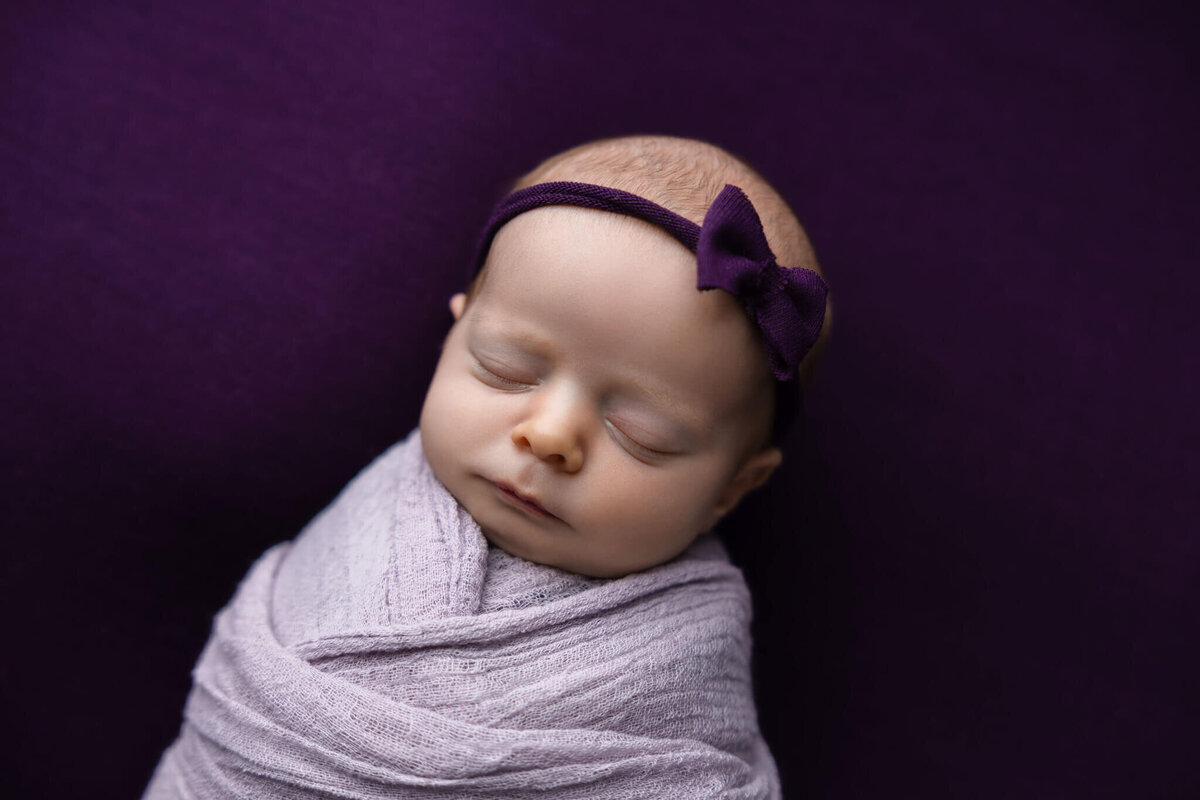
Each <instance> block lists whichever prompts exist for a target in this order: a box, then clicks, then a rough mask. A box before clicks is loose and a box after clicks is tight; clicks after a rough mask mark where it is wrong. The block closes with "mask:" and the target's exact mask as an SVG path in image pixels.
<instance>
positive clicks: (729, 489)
mask: <svg viewBox="0 0 1200 800" xmlns="http://www.w3.org/2000/svg"><path fill="white" fill-rule="evenodd" d="M781 461H783V453H782V452H780V450H779V448H778V447H768V448H766V449H765V450H760V451H759V452H757V453H755V454H754V455H752V456H750V458H748V459H746V461H745V463H744V464H742V466H741V469H739V470H738V471H737V474H736V475H734V476H733V480H731V481H730V482H729V485H728V486H726V487H725V492H724V493H723V494H722V495H721V499H720V501H719V502H718V503H717V505H716V506H715V507H714V508H713V514H714V516H713V520H712V524H713V525H716V524H717V520H719V519H720V518H721V517H723V516H725V515H726V514H728V513H729V512H730V511H732V510H733V509H734V508H735V507H736V506H737V504H738V503H740V502H742V498H743V497H745V496H746V495H747V494H749V493H750V492H752V491H753V490H755V489H757V488H758V487H760V486H762V485H763V484H764V483H766V482H767V478H770V477H771V473H772V472H774V471H775V468H776V467H778V466H779V464H780V462H781Z"/></svg>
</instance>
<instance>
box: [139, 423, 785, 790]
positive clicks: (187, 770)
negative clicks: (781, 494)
mask: <svg viewBox="0 0 1200 800" xmlns="http://www.w3.org/2000/svg"><path fill="white" fill-rule="evenodd" d="M749 621H750V598H749V594H748V592H747V589H746V586H745V584H744V582H743V580H742V576H741V573H740V572H739V571H738V570H737V569H736V568H735V567H733V566H732V565H731V564H730V563H729V561H728V559H727V557H726V555H725V552H724V550H723V548H722V547H721V545H720V544H719V543H718V542H717V541H716V540H715V539H714V538H713V537H711V536H702V537H700V539H699V540H698V541H697V542H696V543H695V544H694V545H693V546H692V547H691V548H689V549H688V550H687V551H686V552H685V553H684V554H683V555H682V556H680V557H679V558H677V559H675V560H674V561H671V562H670V563H668V564H665V565H662V566H659V567H655V568H653V569H650V570H647V571H645V572H641V573H636V574H633V575H629V576H626V577H624V578H619V579H615V580H601V579H590V578H584V577H581V576H578V575H573V574H571V573H567V572H563V571H561V570H558V569H554V568H552V567H546V566H541V565H537V564H533V563H530V562H528V561H524V560H522V559H519V558H516V557H514V556H511V555H508V554H507V553H504V552H503V551H501V550H498V549H496V548H489V547H488V544H487V541H486V539H484V537H483V535H482V533H481V532H480V530H479V526H478V525H477V524H476V523H475V521H474V520H473V519H472V518H471V517H470V515H468V514H467V512H466V511H465V510H464V509H463V508H462V507H461V506H459V505H458V503H457V502H456V501H455V500H454V498H453V497H452V496H451V495H450V494H449V493H448V492H447V491H446V489H445V487H443V486H442V485H441V483H439V482H438V480H437V478H435V477H434V475H433V473H432V471H431V470H430V468H429V465H428V464H427V463H426V461H425V457H424V454H423V451H422V449H421V441H420V437H419V435H418V434H417V433H416V432H414V433H413V434H412V435H410V436H409V437H408V438H407V439H406V440H405V441H403V442H401V443H399V444H397V445H395V446H394V447H392V448H391V449H390V450H388V451H387V452H386V453H384V454H383V455H382V456H380V457H379V458H378V459H376V461H375V462H374V463H372V464H371V465H370V466H368V467H367V468H366V469H365V470H364V471H363V472H362V473H360V474H359V475H358V476H357V477H356V478H355V479H354V480H353V481H351V482H350V484H349V485H348V486H347V487H346V488H345V489H344V490H343V491H342V493H341V494H340V495H339V496H338V497H337V499H336V500H334V502H333V503H332V504H331V505H330V506H329V507H328V508H327V509H325V510H324V511H323V512H322V513H321V514H319V515H318V516H317V517H316V518H315V519H314V520H313V521H312V522H311V523H309V525H308V526H307V527H306V528H305V530H304V531H303V532H302V533H301V535H300V536H299V537H298V538H297V539H296V540H295V542H293V543H284V544H281V545H278V546H276V547H274V548H272V549H271V550H269V551H267V553H266V554H264V555H263V556H262V557H261V558H260V559H259V560H258V562H257V563H256V564H255V565H254V566H253V567H252V568H251V570H250V572H249V574H248V575H247V576H246V577H245V579H244V580H243V581H242V583H241V585H240V587H239V588H238V590H237V592H236V593H235V595H234V598H233V600H232V601H231V602H230V603H229V605H228V606H227V607H226V608H225V609H224V610H222V611H221V612H220V614H218V616H217V618H216V621H215V623H214V626H213V632H212V636H211V638H210V639H209V641H208V644H207V645H206V646H205V648H204V651H203V653H202V654H201V656H200V660H199V662H198V663H197V665H196V669H195V671H194V674H193V687H192V691H191V694H190V695H189V697H188V701H187V705H186V708H185V711H184V723H183V727H182V730H181V732H180V735H179V738H178V739H177V740H176V742H175V743H174V744H173V745H172V746H171V747H170V748H168V750H167V751H166V752H165V753H164V754H163V757H162V760H161V762H160V763H159V766H158V769H157V771H156V772H155V774H154V777H153V778H152V779H151V782H150V786H149V787H148V788H147V790H146V795H145V797H146V798H152V799H157V798H193V797H194V798H217V797H222V798H224V797H254V798H316V797H321V798H325V797H343V798H417V797H421V798H424V797H439V798H449V797H464V798H533V797H538V798H550V797H553V798H650V797H654V798H658V797H671V798H717V797H720V798H773V797H778V795H779V788H778V779H777V776H776V770H775V764H774V761H773V760H772V758H771V755H770V752H769V751H768V750H767V747H766V744H765V743H764V742H763V739H762V737H761V735H760V734H759V730H758V724H757V718H756V714H755V709H754V703H753V699H752V695H751V684H750V637H749Z"/></svg>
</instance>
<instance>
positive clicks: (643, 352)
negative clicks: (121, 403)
mask: <svg viewBox="0 0 1200 800" xmlns="http://www.w3.org/2000/svg"><path fill="white" fill-rule="evenodd" d="M484 275H485V277H484V281H483V287H482V289H481V290H480V296H479V299H480V300H481V301H482V302H480V304H479V308H478V309H477V316H478V319H479V322H480V323H481V324H482V325H483V326H484V327H485V328H486V329H488V330H491V331H509V332H511V335H512V336H514V337H520V338H524V339H537V338H539V337H540V338H542V339H545V340H547V343H548V345H549V346H550V347H553V344H554V343H555V342H556V341H558V342H562V343H564V346H567V345H569V344H571V343H576V344H578V343H588V342H595V343H596V348H595V351H594V352H595V355H596V356H597V357H598V356H599V355H601V354H603V355H605V356H606V357H607V358H609V360H610V361H611V360H620V359H627V360H628V361H629V362H630V363H631V364H632V365H633V366H634V367H635V368H637V369H640V370H641V371H642V372H643V373H645V374H646V375H647V376H651V377H652V381H651V380H649V379H648V382H654V383H658V382H663V383H666V384H667V385H668V386H669V384H670V382H671V381H673V380H678V381H680V382H681V383H689V382H690V383H706V382H707V380H708V378H709V376H711V375H712V374H723V375H724V377H725V379H726V380H727V381H730V382H735V383H748V384H759V383H763V382H766V383H768V384H769V371H768V370H767V367H766V357H765V354H764V353H763V350H762V347H761V343H760V342H759V341H758V338H757V334H756V330H755V329H754V327H753V325H752V324H751V323H750V321H749V320H748V319H747V317H746V314H745V311H744V310H743V309H742V307H741V306H740V304H738V302H737V301H736V300H735V299H734V298H733V297H732V296H730V295H729V294H728V293H726V292H722V291H701V290H699V289H698V288H697V285H696V283H697V275H696V258H695V255H694V254H693V253H691V252H690V251H689V250H688V249H687V248H685V247H683V246H682V245H681V244H679V243H678V242H676V241H675V240H674V239H672V238H671V237H670V236H668V235H667V234H666V233H664V232H663V231H661V230H659V229H658V228H656V227H654V226H653V225H651V224H649V223H646V222H643V221H641V220H638V219H633V218H630V217H626V216H622V215H617V214H611V213H606V212H602V211H595V210H590V209H580V208H573V207H561V206H553V207H545V208H539V209H536V210H534V211H530V212H527V213H526V214H522V215H520V216H518V217H516V218H514V219H513V220H512V221H511V222H509V223H508V224H507V225H505V226H504V227H503V228H501V230H500V232H499V233H498V235H497V236H496V239H495V240H494V242H493V245H492V250H491V252H490V253H489V255H488V258H487V261H486V265H485V268H484ZM764 376H766V377H765V378H764ZM739 394H740V392H739Z"/></svg>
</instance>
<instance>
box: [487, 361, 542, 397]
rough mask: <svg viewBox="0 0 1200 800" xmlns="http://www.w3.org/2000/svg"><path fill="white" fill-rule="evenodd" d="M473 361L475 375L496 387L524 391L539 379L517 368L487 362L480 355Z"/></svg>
mask: <svg viewBox="0 0 1200 800" xmlns="http://www.w3.org/2000/svg"><path fill="white" fill-rule="evenodd" d="M471 361H472V364H471V367H472V371H473V372H474V373H475V377H476V378H478V379H479V380H481V381H482V382H483V383H486V384H487V385H488V386H491V387H493V388H495V389H501V390H504V391H509V392H514V391H523V390H525V389H529V388H531V387H533V386H536V385H537V383H538V381H537V379H536V378H534V377H533V376H531V375H525V374H521V373H520V372H518V371H517V370H514V369H511V368H508V367H505V366H502V365H499V364H491V365H489V364H485V363H484V362H483V361H482V360H480V359H479V358H478V357H475V358H472V359H471Z"/></svg>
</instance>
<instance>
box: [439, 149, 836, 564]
mask: <svg viewBox="0 0 1200 800" xmlns="http://www.w3.org/2000/svg"><path fill="white" fill-rule="evenodd" d="M558 181H572V182H577V183H586V184H595V185H599V186H604V187H610V188H612V189H619V190H623V191H624V192H629V193H632V194H636V195H638V196H640V197H641V198H644V199H646V200H649V201H651V202H652V203H656V204H658V205H660V206H663V207H665V208H666V209H669V210H670V211H673V212H674V213H675V214H677V215H679V216H681V217H684V218H686V219H687V220H691V221H692V222H693V223H696V224H697V225H699V224H700V223H702V222H703V221H704V219H705V215H706V213H707V211H708V210H709V207H710V205H712V203H713V200H714V198H716V197H717V195H718V194H719V193H721V191H722V188H723V187H724V186H725V185H726V184H733V185H736V186H738V187H740V188H741V189H742V190H744V192H745V194H746V195H747V196H748V197H749V199H750V201H751V202H752V203H753V205H754V208H755V210H757V212H758V215H759V217H760V218H761V220H762V223H763V229H764V232H765V233H766V237H767V240H768V242H769V244H770V247H771V249H772V250H773V251H774V253H775V255H776V256H778V261H779V263H780V264H782V265H786V266H788V267H805V268H807V269H811V270H816V261H815V257H814V256H813V253H812V250H811V247H810V246H809V244H808V240H807V237H806V236H805V234H804V231H803V229H802V228H801V227H800V224H799V222H797V221H796V218H795V216H794V215H793V214H792V213H791V211H790V210H789V209H788V207H787V204H786V203H785V202H784V201H783V200H782V198H780V197H779V195H778V194H777V193H776V192H775V191H774V190H773V189H772V188H771V187H770V185H769V184H767V183H766V181H765V180H763V179H762V178H761V177H759V176H758V174H757V173H755V172H754V171H753V170H751V169H750V168H749V167H747V166H746V165H744V164H742V163H741V162H740V161H738V160H736V159H734V158H733V157H732V156H730V155H729V154H727V153H725V152H724V151H722V150H720V149H718V148H716V147H713V146H712V145H708V144H704V143H701V142H695V141H690V140H683V139H674V138H669V137H629V138H624V139H615V140H606V141H602V142H597V143H593V144H588V145H584V146H582V147H579V148H575V149H574V150H570V151H568V152H566V153H564V154H562V155H559V156H556V157H554V158H552V159H550V160H549V161H546V162H545V163H543V164H542V165H540V166H539V167H537V168H536V169H534V170H533V172H531V173H529V175H527V176H525V177H524V178H522V179H521V180H520V181H519V182H518V184H517V186H516V188H517V189H521V188H525V187H530V186H534V185H538V184H545V183H549V182H558ZM684 224H685V225H686V223H684ZM450 309H451V312H452V313H453V315H454V318H455V320H456V321H455V324H454V327H453V328H452V329H451V331H450V334H449V336H448V337H447V339H446V342H445V345H444V348H443V351H442V356H441V359H440V361H439V362H438V367H437V371H436V373H435V375H434V377H433V381H432V383H431V384H430V387H429V392H428V394H427V396H426V398H425V405H424V408H423V410H422V412H421V438H422V442H423V445H424V448H425V453H426V457H427V458H428V460H429V463H430V465H431V467H432V468H433V471H434V474H435V475H436V476H437V477H438V479H439V480H440V481H441V482H442V483H443V484H445V485H446V487H447V488H448V489H449V490H450V492H451V493H452V494H453V495H454V497H455V498H456V499H457V500H458V501H459V502H460V503H461V504H462V505H463V506H464V507H465V508H466V509H467V511H468V512H470V514H471V515H472V516H473V517H474V518H475V520H476V521H477V522H478V523H479V525H480V527H481V528H482V529H483V531H484V534H485V535H486V536H487V538H488V539H489V540H490V541H491V542H492V543H493V544H495V545H496V546H498V547H500V548H502V549H504V550H507V551H508V552H510V553H512V554H514V555H517V556H521V557H523V558H526V559H528V560H530V561H535V562H538V563H542V564H548V565H551V566H555V567H559V568H561V569H565V570H569V571H571V572H577V573H580V574H583V575H591V576H596V577H615V576H620V575H625V574H628V573H631V572H637V571H640V570H643V569H647V568H649V567H652V566H655V565H657V564H661V563H664V562H666V561H669V560H670V559H672V558H674V557H675V556H676V555H678V554H679V553H681V552H682V551H683V550H684V549H685V548H686V547H687V546H688V545H689V544H691V542H692V541H693V540H694V539H695V538H696V536H698V535H699V534H701V533H703V532H705V531H707V530H709V529H710V528H711V527H712V526H713V525H714V524H715V523H716V522H717V520H718V519H720V518H721V517H722V516H723V515H724V514H725V513H726V512H728V511H729V510H730V509H732V508H733V507H734V506H735V505H737V503H738V502H739V501H740V500H741V499H742V497H744V496H745V494H746V493H747V492H749V491H750V490H752V489H754V488H755V487H757V486H759V485H761V484H762V483H763V482H764V481H765V480H766V479H767V478H768V477H769V476H770V474H771V472H772V471H773V470H774V469H775V467H776V466H777V465H778V464H779V461H780V457H781V456H780V452H779V449H778V448H777V447H776V446H775V444H774V443H773V441H772V425H773V418H774V414H775V394H776V393H775V386H776V376H775V374H773V371H772V369H773V365H772V362H769V361H768V356H767V351H766V350H765V349H764V343H763V335H762V332H761V330H760V328H759V327H758V326H756V325H755V324H753V323H752V322H751V319H750V317H749V316H748V315H747V311H746V309H745V308H744V307H743V305H742V303H741V302H739V300H738V299H737V298H735V297H734V295H733V294H730V293H729V292H726V291H699V290H698V289H697V256H696V255H695V254H694V253H693V252H692V251H691V250H689V249H688V247H685V246H684V245H682V244H681V243H680V242H679V241H677V240H676V238H673V234H670V233H668V232H667V231H666V230H664V229H663V228H662V227H659V226H658V225H655V224H652V223H650V222H647V221H643V220H642V219H639V218H636V217H635V216H629V215H628V214H627V213H612V212H607V211H598V210H594V208H582V207H578V206H575V205H557V204H555V205H541V207H536V208H532V209H531V210H528V211H524V212H523V213H518V214H517V215H515V216H513V217H512V219H511V220H510V221H508V222H506V223H503V224H502V225H501V227H500V228H499V229H498V231H497V232H496V234H495V238H494V239H493V240H492V241H491V244H490V248H489V249H488V250H487V252H486V261H485V263H484V265H483V267H482V269H481V271H480V273H479V274H478V275H477V276H476V278H475V280H474V281H473V282H472V284H471V286H470V287H469V288H468V291H467V292H465V293H463V294H457V295H455V296H454V297H453V298H452V299H451V301H450ZM825 320H826V325H827V324H828V316H826V317H825ZM817 349H819V348H818V347H813V348H812V350H810V351H809V355H808V357H807V359H806V360H805V363H802V364H800V365H799V372H800V375H801V377H806V376H807V373H808V371H809V369H810V364H811V360H812V358H813V356H814V355H815V351H816V350H817ZM791 366H792V367H793V368H794V367H795V366H796V365H791ZM776 371H778V370H776Z"/></svg>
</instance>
